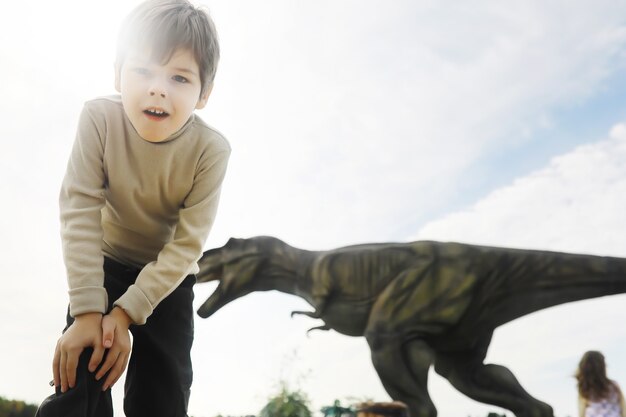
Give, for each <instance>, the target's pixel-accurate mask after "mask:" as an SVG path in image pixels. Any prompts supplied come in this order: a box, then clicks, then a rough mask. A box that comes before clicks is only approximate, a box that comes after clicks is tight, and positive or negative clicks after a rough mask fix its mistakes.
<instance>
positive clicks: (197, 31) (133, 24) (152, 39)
mask: <svg viewBox="0 0 626 417" xmlns="http://www.w3.org/2000/svg"><path fill="white" fill-rule="evenodd" d="M135 48H147V50H149V51H150V54H151V57H152V58H153V59H154V60H155V61H156V62H160V63H166V62H168V61H169V60H170V59H171V58H172V55H173V54H174V52H175V51H176V50H177V49H179V48H184V49H189V50H190V51H191V53H192V55H193V56H194V58H195V60H196V63H197V64H198V68H199V70H200V82H201V84H202V90H201V93H200V94H201V95H202V94H204V93H205V92H206V91H207V89H208V88H209V87H210V86H211V85H212V84H213V80H214V79H215V73H216V71H217V64H218V62H219V59H220V48H219V43H218V38H217V31H216V30H215V25H214V23H213V20H212V19H211V17H210V16H209V14H208V12H206V11H205V10H204V9H202V8H199V7H196V6H194V5H193V4H191V3H190V2H189V1H187V0H148V1H145V2H143V3H141V4H140V5H139V6H137V7H136V8H135V9H134V10H133V11H132V12H131V13H130V14H129V15H128V17H126V19H125V20H124V22H123V24H122V27H121V30H120V34H119V39H118V43H117V56H116V59H115V66H116V68H117V71H120V68H121V67H122V64H123V63H124V59H125V58H126V54H127V53H128V51H129V50H132V49H135Z"/></svg>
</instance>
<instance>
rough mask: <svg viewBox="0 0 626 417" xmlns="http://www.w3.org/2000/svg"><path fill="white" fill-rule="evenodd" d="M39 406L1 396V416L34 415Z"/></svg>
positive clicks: (26, 416) (31, 416) (18, 416)
mask: <svg viewBox="0 0 626 417" xmlns="http://www.w3.org/2000/svg"><path fill="white" fill-rule="evenodd" d="M36 412H37V406H36V405H33V404H27V403H25V402H24V401H15V400H7V399H6V398H3V397H0V417H33V416H34V415H35V413H36Z"/></svg>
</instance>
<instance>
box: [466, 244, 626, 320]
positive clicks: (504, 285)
mask: <svg viewBox="0 0 626 417" xmlns="http://www.w3.org/2000/svg"><path fill="white" fill-rule="evenodd" d="M479 250H480V251H482V253H481V254H480V255H479V256H480V257H481V258H482V259H483V260H487V262H485V263H483V262H481V264H482V265H485V266H486V267H481V268H480V269H481V271H480V275H482V277H481V278H482V279H481V280H480V281H482V282H481V286H482V287H483V291H480V293H481V294H482V295H481V296H480V297H479V299H478V300H476V302H477V303H476V304H475V307H477V306H478V307H479V308H477V309H476V312H478V311H480V313H478V315H480V316H482V317H481V318H482V319H484V320H487V321H491V322H492V323H493V325H494V327H495V326H499V325H501V324H503V323H506V322H508V321H511V320H513V319H515V318H518V317H521V316H523V315H526V314H529V313H531V312H534V311H537V310H541V309H544V308H548V307H552V306H556V305H559V304H563V303H568V302H572V301H578V300H585V299H589V298H595V297H602V296H606V295H612V294H620V293H625V292H626V258H615V257H603V256H593V255H579V254H568V253H559V252H547V251H529V250H515V249H497V248H481V249H479ZM481 310H482V311H481ZM487 315H488V316H487ZM489 316H490V318H489Z"/></svg>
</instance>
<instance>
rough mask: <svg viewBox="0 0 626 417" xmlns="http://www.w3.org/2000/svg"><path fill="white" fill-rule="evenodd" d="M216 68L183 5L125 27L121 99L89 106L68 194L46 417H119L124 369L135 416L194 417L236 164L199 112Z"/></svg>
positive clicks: (199, 24)
mask: <svg viewBox="0 0 626 417" xmlns="http://www.w3.org/2000/svg"><path fill="white" fill-rule="evenodd" d="M218 60H219V46H218V42H217V34H216V32H215V27H214V25H213V22H212V21H211V19H210V17H209V16H208V14H207V13H205V12H204V11H202V10H200V9H197V8H195V7H194V6H193V5H191V4H190V3H189V2H188V1H187V0H149V1H147V2H145V3H143V4H141V5H139V6H138V7H137V8H136V9H135V10H134V11H133V12H132V13H131V14H130V15H129V16H128V18H127V19H126V20H125V22H124V24H123V26H122V30H121V33H120V40H119V44H118V51H117V58H116V63H115V87H116V90H117V91H118V92H120V96H112V97H104V98H99V99H95V100H92V101H89V102H87V103H86V104H85V107H84V109H83V112H82V114H81V117H80V121H79V127H78V133H77V137H76V141H75V143H74V147H73V149H72V153H71V156H70V160H69V163H68V168H67V172H66V175H65V178H64V180H63V185H62V188H61V193H60V213H61V237H62V242H63V255H64V260H65V265H66V269H67V277H68V284H69V296H70V303H69V311H68V317H67V327H66V329H65V331H64V333H63V335H62V336H61V338H60V339H59V341H58V343H57V346H56V349H55V354H54V360H53V374H54V385H55V387H56V394H55V395H52V396H50V397H48V398H47V399H46V400H45V401H44V402H43V403H42V404H41V406H40V408H39V410H38V413H37V415H38V416H40V417H51V416H58V417H72V416H76V417H78V416H80V417H84V416H98V417H105V416H112V414H113V412H112V406H111V394H110V390H109V388H110V387H111V386H112V385H113V384H114V383H115V382H116V381H117V379H118V378H119V377H120V375H121V374H122V373H123V371H124V369H125V368H126V366H127V365H128V371H127V376H126V383H125V391H124V392H125V397H124V411H125V414H126V415H127V416H129V417H146V416H150V417H159V416H164V417H165V416H168V417H171V416H181V417H182V416H187V403H188V400H189V389H190V386H191V380H192V369H191V360H190V349H191V344H192V341H193V311H192V300H193V291H192V287H193V284H194V282H195V276H194V275H193V274H194V273H196V272H197V271H198V269H197V268H198V266H197V263H196V262H197V260H198V259H199V258H200V256H201V255H202V249H203V245H204V243H205V240H206V238H207V236H208V233H209V230H210V228H211V225H212V223H213V220H214V217H215V213H216V210H217V205H218V200H219V193H220V187H221V183H222V180H223V178H224V175H225V171H226V165H227V161H228V158H229V155H230V146H229V144H228V142H227V141H226V139H225V138H224V137H223V136H221V135H220V134H219V133H218V132H216V131H215V130H213V129H212V128H210V127H209V126H207V125H206V124H205V123H204V122H203V121H202V120H201V119H200V118H199V117H197V116H195V115H194V114H193V111H194V109H201V108H203V107H204V106H205V104H206V102H207V100H208V97H209V95H210V93H211V89H212V86H213V80H214V76H215V71H216V67H217V63H218ZM129 331H130V332H131V333H132V334H133V347H132V352H131V343H130V337H129Z"/></svg>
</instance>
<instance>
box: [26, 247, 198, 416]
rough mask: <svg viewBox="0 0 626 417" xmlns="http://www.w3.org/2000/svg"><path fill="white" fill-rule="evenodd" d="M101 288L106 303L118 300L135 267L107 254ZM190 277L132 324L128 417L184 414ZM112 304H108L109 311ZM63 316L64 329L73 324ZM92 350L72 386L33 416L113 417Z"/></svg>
mask: <svg viewBox="0 0 626 417" xmlns="http://www.w3.org/2000/svg"><path fill="white" fill-rule="evenodd" d="M104 273H105V278H104V286H105V288H106V290H107V293H108V294H109V303H110V304H112V303H113V302H114V301H115V300H117V299H118V298H119V297H120V296H121V295H122V294H123V293H124V292H125V291H126V289H127V288H128V287H129V286H130V285H131V284H133V283H134V282H135V279H136V278H137V275H138V274H139V270H137V269H135V268H129V267H127V266H125V265H123V264H120V263H119V262H115V261H113V260H111V259H109V258H105V261H104ZM195 282H196V278H195V276H193V275H189V276H188V277H187V278H185V280H184V281H183V282H182V283H181V284H180V286H179V287H178V288H176V289H175V290H174V291H173V292H172V293H171V294H170V295H169V296H167V297H166V298H165V299H164V300H163V301H161V303H160V304H159V305H158V306H157V307H156V308H155V309H154V312H153V313H152V315H151V316H150V317H149V318H148V320H147V322H146V324H144V325H141V326H136V325H131V327H130V331H131V333H132V335H133V348H132V353H131V356H130V360H129V362H128V368H127V370H126V382H125V384H124V413H125V414H126V416H127V417H146V416H150V417H187V404H188V402H189V392H190V388H191V381H192V378H193V374H192V368H191V356H190V351H191V345H192V343H193V306H192V302H193V285H194V284H195ZM110 308H112V305H110V306H109V309H110ZM73 321H74V320H73V318H72V317H70V316H69V314H68V316H67V326H66V329H67V327H69V325H70V324H72V322H73ZM91 353H92V349H91V348H89V349H85V351H84V352H83V353H82V354H81V356H80V360H79V364H78V369H77V375H76V386H75V387H74V388H71V389H69V390H68V391H66V392H65V393H61V391H60V389H57V390H56V393H55V394H53V395H51V396H49V397H48V398H46V399H45V400H44V401H43V402H42V403H41V405H40V406H39V409H38V410H37V414H36V417H112V416H113V406H112V401H111V390H110V389H109V390H106V391H104V392H103V391H102V384H103V383H104V381H105V379H106V378H105V377H103V378H101V379H100V381H96V380H95V373H91V372H89V370H88V369H87V366H88V363H89V358H90V356H91Z"/></svg>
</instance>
